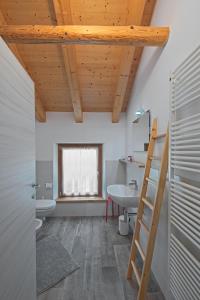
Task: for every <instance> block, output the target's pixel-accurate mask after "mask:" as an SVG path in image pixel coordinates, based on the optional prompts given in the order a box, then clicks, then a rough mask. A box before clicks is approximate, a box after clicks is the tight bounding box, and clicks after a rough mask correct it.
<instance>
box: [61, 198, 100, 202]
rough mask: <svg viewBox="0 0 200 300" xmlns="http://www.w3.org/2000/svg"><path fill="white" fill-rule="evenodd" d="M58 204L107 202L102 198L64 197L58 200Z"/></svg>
mask: <svg viewBox="0 0 200 300" xmlns="http://www.w3.org/2000/svg"><path fill="white" fill-rule="evenodd" d="M56 202H57V203H91V202H92V203H96V202H97V203H99V202H105V199H103V198H102V197H62V198H58V199H57V200H56Z"/></svg>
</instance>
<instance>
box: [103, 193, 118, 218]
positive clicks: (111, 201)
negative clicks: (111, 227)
mask: <svg viewBox="0 0 200 300" xmlns="http://www.w3.org/2000/svg"><path fill="white" fill-rule="evenodd" d="M109 204H111V205H112V217H114V216H115V213H114V202H113V200H112V198H111V197H109V196H108V197H107V199H106V216H105V218H106V222H107V220H108V208H109ZM118 216H119V205H118Z"/></svg>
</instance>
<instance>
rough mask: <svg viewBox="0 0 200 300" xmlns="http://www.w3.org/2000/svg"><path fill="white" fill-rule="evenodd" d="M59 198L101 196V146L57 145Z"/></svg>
mask: <svg viewBox="0 0 200 300" xmlns="http://www.w3.org/2000/svg"><path fill="white" fill-rule="evenodd" d="M58 165H59V178H58V179H59V180H58V181H59V195H60V197H73V196H74V197H77V196H80V197H81V196H88V197H89V196H101V195H102V145H101V144H89V145H88V144H84V145H83V144H59V145H58Z"/></svg>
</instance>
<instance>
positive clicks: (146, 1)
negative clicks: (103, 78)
mask: <svg viewBox="0 0 200 300" xmlns="http://www.w3.org/2000/svg"><path fill="white" fill-rule="evenodd" d="M155 3H156V0H130V4H129V14H128V18H127V22H128V23H134V24H136V25H143V26H148V25H149V24H150V22H151V17H152V14H153V11H154V7H155ZM142 52H143V48H142V47H139V48H137V47H127V48H125V49H124V51H123V53H122V58H121V65H120V69H119V70H120V71H119V79H118V84H117V88H116V92H115V99H114V105H113V113H112V122H113V123H117V122H119V119H120V113H121V111H122V109H123V108H124V107H123V106H124V102H125V100H126V105H125V109H126V106H127V102H128V100H129V97H130V92H131V89H132V86H133V82H134V79H135V76H136V72H137V69H138V66H139V63H140V60H141V56H142Z"/></svg>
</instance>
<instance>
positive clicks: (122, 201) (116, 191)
mask: <svg viewBox="0 0 200 300" xmlns="http://www.w3.org/2000/svg"><path fill="white" fill-rule="evenodd" d="M107 193H108V195H109V196H110V197H111V198H112V200H113V201H114V202H115V203H117V204H118V205H120V206H122V207H125V208H128V207H138V201H139V191H138V190H134V189H132V188H130V186H127V185H123V184H114V185H109V186H108V187H107Z"/></svg>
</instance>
